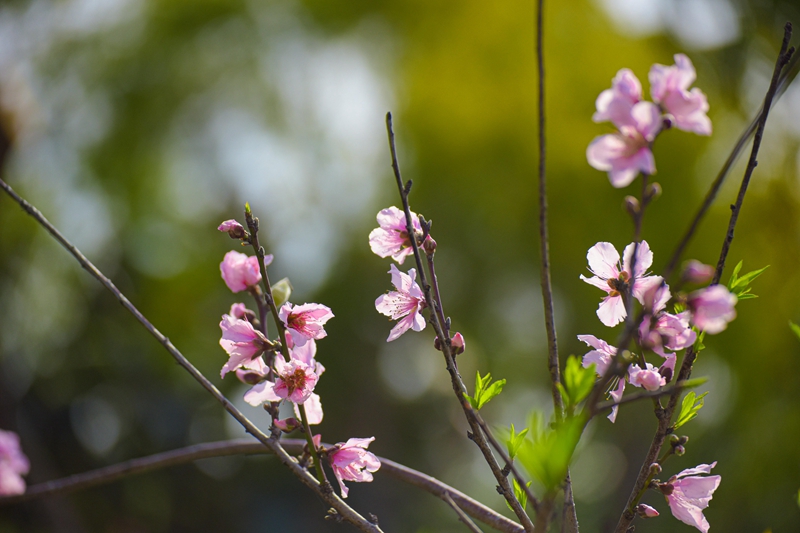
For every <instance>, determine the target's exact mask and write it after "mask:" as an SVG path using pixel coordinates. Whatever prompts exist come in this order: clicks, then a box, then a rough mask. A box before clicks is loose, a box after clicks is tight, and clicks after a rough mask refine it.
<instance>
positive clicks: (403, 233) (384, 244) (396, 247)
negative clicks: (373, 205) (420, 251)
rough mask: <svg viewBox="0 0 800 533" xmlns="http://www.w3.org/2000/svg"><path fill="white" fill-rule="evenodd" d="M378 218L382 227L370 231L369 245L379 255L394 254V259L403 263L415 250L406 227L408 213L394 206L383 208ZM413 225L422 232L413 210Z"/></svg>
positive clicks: (415, 229) (387, 255)
mask: <svg viewBox="0 0 800 533" xmlns="http://www.w3.org/2000/svg"><path fill="white" fill-rule="evenodd" d="M377 218H378V226H380V227H377V228H375V229H374V230H372V231H371V232H370V233H369V247H370V248H371V249H372V252H373V253H374V254H376V255H378V256H379V257H389V256H392V259H394V260H395V261H397V263H398V264H401V265H402V264H403V261H405V259H406V256H407V255H409V254H411V253H413V252H414V249H413V248H412V246H411V239H410V238H409V235H408V229H407V227H406V214H405V213H404V212H403V211H402V210H401V209H398V208H396V207H395V206H392V207H387V208H386V209H381V211H380V212H379V213H378V217H377ZM411 225H412V227H413V228H414V231H415V232H417V231H418V232H420V233H421V232H422V226H420V223H419V218H418V217H417V215H416V214H415V213H414V212H413V211H412V212H411Z"/></svg>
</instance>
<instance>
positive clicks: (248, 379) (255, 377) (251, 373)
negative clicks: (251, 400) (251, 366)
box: [236, 368, 264, 385]
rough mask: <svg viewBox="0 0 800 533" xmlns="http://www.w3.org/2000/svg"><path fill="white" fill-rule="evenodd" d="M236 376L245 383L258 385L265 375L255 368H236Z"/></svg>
mask: <svg viewBox="0 0 800 533" xmlns="http://www.w3.org/2000/svg"><path fill="white" fill-rule="evenodd" d="M236 378H237V379H238V380H239V381H241V382H242V383H244V384H245V385H257V384H259V383H261V380H262V379H264V376H263V375H262V374H260V373H259V372H256V371H255V370H247V369H244V368H240V369H238V370H236Z"/></svg>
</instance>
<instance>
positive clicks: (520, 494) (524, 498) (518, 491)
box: [506, 478, 532, 511]
mask: <svg viewBox="0 0 800 533" xmlns="http://www.w3.org/2000/svg"><path fill="white" fill-rule="evenodd" d="M511 482H512V484H513V488H514V497H515V498H516V499H517V501H518V502H519V504H520V505H521V506H522V508H523V509H525V507H526V506H527V505H528V493H527V492H525V489H523V488H522V485H520V484H519V482H518V481H517V479H516V478H512V479H511ZM531 483H532V481H528V482H527V483H526V484H525V485H526V486H528V487H530V486H531ZM506 505H508V508H509V509H511V504H510V503H508V502H507V501H506ZM511 510H512V511H513V510H514V509H511Z"/></svg>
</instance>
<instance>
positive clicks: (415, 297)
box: [375, 265, 427, 342]
mask: <svg viewBox="0 0 800 533" xmlns="http://www.w3.org/2000/svg"><path fill="white" fill-rule="evenodd" d="M389 274H391V275H392V284H393V285H394V286H395V288H396V289H397V290H396V291H392V292H389V293H388V294H381V295H380V296H378V298H377V299H376V300H375V308H376V309H377V310H378V312H379V313H381V314H384V315H386V316H388V317H390V318H391V319H392V320H398V319H400V320H399V321H398V322H397V325H395V327H393V328H392V331H390V332H389V338H387V339H386V342H391V341H393V340H395V339H396V338H398V337H399V336H400V335H402V334H403V333H405V332H406V331H408V328H411V329H413V330H414V331H422V330H423V329H425V317H423V316H422V313H421V311H422V310H423V309H425V307H427V304H426V303H425V295H424V294H423V292H422V289H420V288H419V285H417V282H416V281H414V280H415V279H416V277H417V271H416V270H415V269H413V268H412V269H411V270H409V271H408V274H405V273H403V272H400V270H398V269H397V267H396V266H394V265H392V266H391V267H390V270H389Z"/></svg>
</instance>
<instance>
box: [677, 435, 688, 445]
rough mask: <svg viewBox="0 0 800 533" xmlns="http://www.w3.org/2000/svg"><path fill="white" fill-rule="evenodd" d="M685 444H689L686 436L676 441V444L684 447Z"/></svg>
mask: <svg viewBox="0 0 800 533" xmlns="http://www.w3.org/2000/svg"><path fill="white" fill-rule="evenodd" d="M687 442H689V437H687V436H686V435H683V436H682V437H680V438H679V439H678V444H681V445H684V444H686V443H687Z"/></svg>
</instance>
